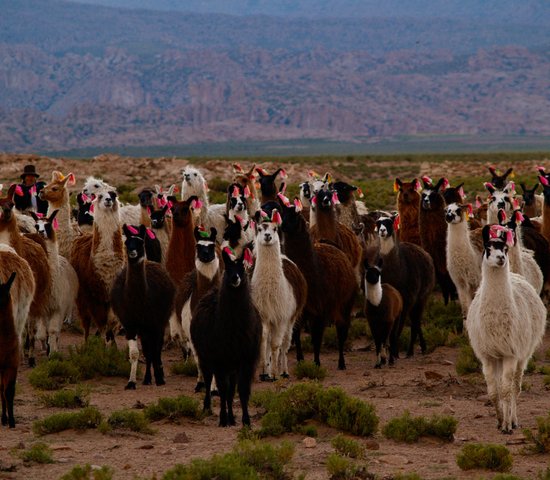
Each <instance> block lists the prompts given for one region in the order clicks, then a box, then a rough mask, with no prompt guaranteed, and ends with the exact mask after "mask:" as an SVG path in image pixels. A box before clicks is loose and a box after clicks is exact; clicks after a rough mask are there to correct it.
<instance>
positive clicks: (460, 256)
mask: <svg viewBox="0 0 550 480" xmlns="http://www.w3.org/2000/svg"><path fill="white" fill-rule="evenodd" d="M470 215H472V206H471V205H470V204H468V205H462V204H458V203H451V204H450V205H449V206H447V208H446V210H445V220H446V222H447V255H446V258H447V270H448V271H449V275H450V276H451V279H452V280H453V283H454V284H455V285H456V289H457V292H458V300H459V301H460V306H461V308H462V315H463V318H464V319H465V318H466V315H467V314H468V309H469V308H470V304H471V303H472V300H473V298H474V295H475V293H476V291H477V289H478V287H479V283H480V281H481V257H480V255H479V253H478V252H477V251H476V250H474V248H473V246H472V243H471V240H470V229H469V228H468V218H469V216H470Z"/></svg>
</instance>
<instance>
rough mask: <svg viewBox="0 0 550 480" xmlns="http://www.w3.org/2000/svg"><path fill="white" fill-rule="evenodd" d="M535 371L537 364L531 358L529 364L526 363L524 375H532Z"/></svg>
mask: <svg viewBox="0 0 550 480" xmlns="http://www.w3.org/2000/svg"><path fill="white" fill-rule="evenodd" d="M536 369H537V363H536V362H535V360H534V359H533V358H530V359H529V362H527V366H526V367H525V373H534V372H535V371H536Z"/></svg>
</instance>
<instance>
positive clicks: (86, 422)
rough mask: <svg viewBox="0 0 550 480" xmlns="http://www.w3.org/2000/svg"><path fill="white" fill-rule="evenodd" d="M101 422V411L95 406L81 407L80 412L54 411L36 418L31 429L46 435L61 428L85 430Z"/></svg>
mask: <svg viewBox="0 0 550 480" xmlns="http://www.w3.org/2000/svg"><path fill="white" fill-rule="evenodd" d="M100 423H101V413H100V412H99V410H98V409H97V408H95V407H86V408H83V409H82V410H81V411H80V412H74V413H65V412H64V413H55V414H54V415H50V416H49V417H46V418H43V419H42V420H37V421H36V422H34V424H33V427H32V428H33V431H34V433H35V434H37V435H47V434H49V433H57V432H61V431H63V430H70V429H74V430H85V429H89V428H97V427H98V426H99V424H100Z"/></svg>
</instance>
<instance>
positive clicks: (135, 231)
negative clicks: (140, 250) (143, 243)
mask: <svg viewBox="0 0 550 480" xmlns="http://www.w3.org/2000/svg"><path fill="white" fill-rule="evenodd" d="M126 228H127V229H128V231H129V232H130V233H132V234H134V235H138V234H139V232H138V231H137V229H135V228H134V227H132V225H127V226H126Z"/></svg>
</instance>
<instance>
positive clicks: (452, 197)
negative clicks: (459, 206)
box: [443, 182, 466, 205]
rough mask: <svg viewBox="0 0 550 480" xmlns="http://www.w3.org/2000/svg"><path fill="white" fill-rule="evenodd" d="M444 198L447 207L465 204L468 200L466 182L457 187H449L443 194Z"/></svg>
mask: <svg viewBox="0 0 550 480" xmlns="http://www.w3.org/2000/svg"><path fill="white" fill-rule="evenodd" d="M443 198H444V199H445V204H446V205H450V204H451V203H462V202H464V199H465V198H466V194H465V193H464V182H462V183H461V184H459V185H457V186H456V187H451V186H448V187H447V188H446V189H445V190H444V192H443Z"/></svg>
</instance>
